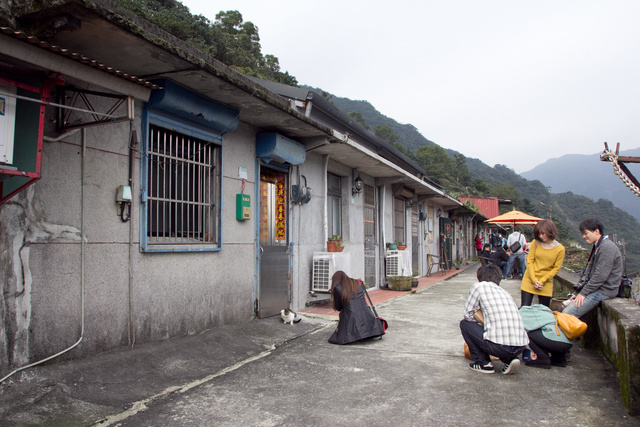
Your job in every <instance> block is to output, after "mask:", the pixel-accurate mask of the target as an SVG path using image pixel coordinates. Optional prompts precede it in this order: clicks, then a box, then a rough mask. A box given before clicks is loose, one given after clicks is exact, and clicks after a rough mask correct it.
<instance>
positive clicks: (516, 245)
mask: <svg viewBox="0 0 640 427" xmlns="http://www.w3.org/2000/svg"><path fill="white" fill-rule="evenodd" d="M521 238H522V234H520V235H519V236H518V241H517V242H513V243H512V244H511V246H509V250H510V251H511V253H512V254H515V253H516V252H518V251H519V250H520V248H521V247H522V245H521V244H520V239H521Z"/></svg>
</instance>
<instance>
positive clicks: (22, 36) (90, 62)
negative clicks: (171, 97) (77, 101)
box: [0, 27, 159, 89]
mask: <svg viewBox="0 0 640 427" xmlns="http://www.w3.org/2000/svg"><path fill="white" fill-rule="evenodd" d="M0 32H2V34H6V35H8V36H11V37H14V38H16V39H19V40H22V41H24V42H27V43H29V44H32V45H34V46H37V47H39V48H42V49H46V50H48V51H50V52H53V53H57V54H58V55H62V56H64V57H67V58H69V59H71V60H73V61H76V62H80V63H81V64H84V65H87V66H89V67H93V68H96V69H98V70H100V71H104V72H106V73H109V74H112V75H114V76H117V77H120V78H122V79H125V80H128V81H130V82H133V83H135V84H138V85H141V86H144V87H147V88H149V89H158V88H159V87H158V86H157V85H155V84H153V83H151V82H149V81H147V80H144V79H141V78H139V77H136V76H132V75H131V74H127V73H125V72H123V71H120V70H118V69H116V68H113V67H109V66H107V65H105V64H103V63H101V62H99V61H96V60H95V59H91V58H87V57H86V56H84V55H81V54H79V53H76V52H72V51H70V50H69V49H64V48H61V47H60V46H56V45H53V44H51V43H49V42H45V41H42V40H40V39H38V38H37V37H34V36H30V35H28V34H26V33H24V32H22V31H16V30H14V29H12V28H9V27H0Z"/></svg>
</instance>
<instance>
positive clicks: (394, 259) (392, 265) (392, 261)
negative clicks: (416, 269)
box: [387, 251, 402, 277]
mask: <svg viewBox="0 0 640 427" xmlns="http://www.w3.org/2000/svg"><path fill="white" fill-rule="evenodd" d="M401 269H402V259H401V256H400V251H387V277H388V276H402V274H401Z"/></svg>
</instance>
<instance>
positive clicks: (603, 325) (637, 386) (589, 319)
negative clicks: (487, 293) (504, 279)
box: [554, 271, 640, 416]
mask: <svg viewBox="0 0 640 427" xmlns="http://www.w3.org/2000/svg"><path fill="white" fill-rule="evenodd" d="M577 281H578V277H574V276H572V275H571V274H569V273H567V272H564V271H561V272H560V273H559V274H558V275H557V276H556V277H555V280H554V289H555V292H556V295H566V294H567V293H568V292H570V291H572V290H573V285H574V284H575V283H576V282H577ZM582 320H584V321H585V322H586V323H587V324H588V325H589V328H588V330H587V333H586V334H585V335H583V336H582V337H581V338H580V345H581V346H582V347H585V348H599V349H600V350H601V351H602V353H603V354H604V355H605V357H606V358H607V359H608V360H609V361H610V362H611V364H612V365H613V366H614V367H615V368H616V370H617V371H618V373H619V377H620V394H621V396H622V403H623V404H624V406H625V408H626V409H627V411H629V414H631V415H634V416H635V415H640V306H637V305H635V304H633V303H632V302H630V301H628V300H626V299H623V298H613V299H610V300H607V301H603V302H602V304H601V306H600V307H598V308H597V309H596V310H594V311H592V312H591V313H589V314H587V315H586V316H584V318H583V319H582Z"/></svg>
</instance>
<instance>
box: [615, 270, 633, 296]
mask: <svg viewBox="0 0 640 427" xmlns="http://www.w3.org/2000/svg"><path fill="white" fill-rule="evenodd" d="M632 284H633V282H632V281H631V279H629V278H628V277H627V276H626V275H624V274H623V275H622V279H621V280H620V287H619V288H618V298H631V285H632Z"/></svg>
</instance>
